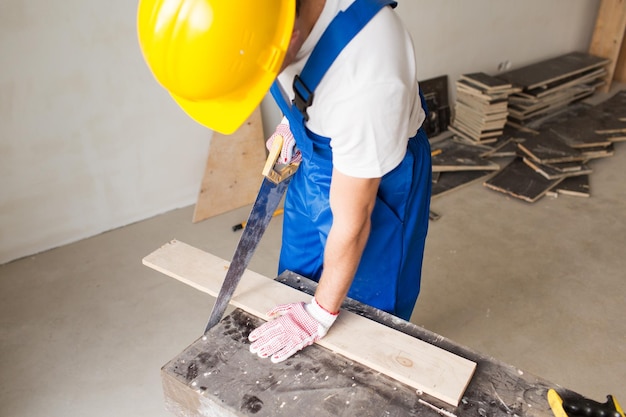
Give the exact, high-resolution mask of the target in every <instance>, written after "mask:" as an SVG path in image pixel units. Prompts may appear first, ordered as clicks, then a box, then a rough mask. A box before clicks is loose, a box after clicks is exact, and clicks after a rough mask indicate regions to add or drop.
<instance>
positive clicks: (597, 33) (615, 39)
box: [589, 0, 626, 93]
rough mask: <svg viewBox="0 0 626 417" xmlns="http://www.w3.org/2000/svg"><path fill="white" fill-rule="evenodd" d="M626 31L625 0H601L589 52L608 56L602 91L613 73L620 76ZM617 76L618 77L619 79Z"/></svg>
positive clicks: (606, 88) (604, 56)
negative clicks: (608, 60)
mask: <svg viewBox="0 0 626 417" xmlns="http://www.w3.org/2000/svg"><path fill="white" fill-rule="evenodd" d="M625 31H626V0H602V1H601V3H600V8H599V9H598V16H597V18H596V25H595V28H594V31H593V37H592V38H591V45H590V46H589V53H590V54H593V55H595V56H599V57H603V58H609V59H610V60H611V61H610V62H609V64H608V65H607V70H608V71H607V75H606V81H607V82H606V84H605V85H604V86H603V87H602V91H603V92H605V93H606V92H608V91H609V87H610V85H611V81H612V80H613V78H614V74H615V75H616V76H617V77H619V78H621V76H622V75H623V74H622V72H623V71H624V69H623V68H622V67H621V65H623V62H624V61H623V59H624V58H623V57H621V56H620V55H621V52H622V50H623V45H622V43H623V41H624V36H625ZM620 58H621V59H620ZM619 78H618V79H619Z"/></svg>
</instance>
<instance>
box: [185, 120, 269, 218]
mask: <svg viewBox="0 0 626 417" xmlns="http://www.w3.org/2000/svg"><path fill="white" fill-rule="evenodd" d="M266 156H267V152H266V150H265V137H264V136H263V122H262V120H261V109H260V108H257V109H256V110H255V111H254V113H252V115H251V116H250V117H249V118H248V120H247V121H246V122H245V123H244V124H243V125H242V126H241V127H240V128H239V129H238V130H237V131H236V132H235V133H233V134H232V135H222V134H221V133H217V132H215V133H214V134H213V137H212V138H211V146H210V147H209V156H208V158H207V163H206V167H205V171H204V176H203V177H202V183H201V185H200V192H199V194H198V201H197V202H196V207H195V210H194V213H193V222H194V223H197V222H200V221H202V220H206V219H208V218H209V217H212V216H216V215H218V214H222V213H225V212H227V211H230V210H234V209H236V208H239V207H243V206H246V205H248V204H252V203H253V202H254V199H255V198H256V195H257V192H258V191H259V185H260V184H261V180H262V176H261V170H262V169H263V165H264V164H265V158H266Z"/></svg>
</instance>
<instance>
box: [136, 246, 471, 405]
mask: <svg viewBox="0 0 626 417" xmlns="http://www.w3.org/2000/svg"><path fill="white" fill-rule="evenodd" d="M143 263H144V265H146V266H149V267H151V268H153V269H155V270H157V271H159V272H162V273H164V274H166V275H168V276H170V277H172V278H175V279H177V280H179V281H181V282H184V283H186V284H188V285H190V286H192V287H194V288H196V289H199V290H200V291H203V292H206V293H208V294H211V295H212V296H214V297H215V296H216V295H217V294H218V292H219V289H220V287H221V285H222V281H223V279H224V276H225V272H226V270H227V269H228V262H227V261H225V260H222V259H220V258H218V257H216V256H213V255H211V254H209V253H206V252H203V251H201V250H199V249H196V248H194V247H192V246H189V245H186V244H185V243H182V242H179V241H172V242H170V243H168V244H166V245H164V246H163V247H161V248H160V249H158V250H156V251H155V252H153V253H152V254H150V255H148V256H146V257H145V258H144V260H143ZM309 299H310V295H307V294H305V293H303V292H300V291H298V290H296V289H294V288H291V287H289V286H287V285H284V284H282V283H280V282H277V281H274V280H271V279H268V278H267V277H264V276H262V275H260V274H257V273H254V272H252V271H250V270H246V272H245V273H244V275H243V277H242V279H241V282H240V283H239V285H238V287H237V290H236V291H235V294H234V295H233V298H232V300H231V304H232V305H234V306H235V307H238V308H241V309H243V310H245V311H247V312H248V313H251V314H254V315H255V316H257V317H261V318H263V319H266V320H267V319H268V317H267V316H266V314H265V313H266V312H267V311H268V310H270V309H271V308H273V307H274V306H276V305H278V304H283V303H290V302H298V301H308V300H309ZM207 314H208V310H207ZM318 344H319V345H321V346H323V347H325V348H327V349H329V350H331V351H333V352H336V353H338V354H340V355H343V356H344V357H347V358H349V359H351V360H353V361H355V362H358V363H360V364H362V365H365V366H367V367H369V368H371V369H373V370H375V371H378V372H381V373H383V374H385V375H388V376H390V377H392V378H394V379H396V380H398V381H400V382H402V383H404V384H406V385H409V386H411V387H413V388H415V389H417V390H421V391H423V392H425V393H427V394H429V395H432V396H433V397H436V398H438V399H440V400H442V401H445V402H446V403H448V404H451V405H455V406H457V405H458V404H459V401H460V400H461V397H462V396H463V393H464V392H465V389H466V388H467V385H468V384H469V382H470V380H471V378H472V375H473V374H474V370H475V368H476V364H475V363H474V362H472V361H470V360H467V359H465V358H462V357H460V356H457V355H455V354H452V353H450V352H448V351H446V350H443V349H441V348H438V347H436V346H434V345H431V344H429V343H426V342H423V341H421V340H419V339H416V338H413V337H411V336H408V335H406V334H404V333H401V332H399V331H397V330H394V329H391V328H389V327H387V326H384V325H382V324H380V323H377V322H374V321H372V320H369V319H366V318H364V317H361V316H359V315H357V314H354V313H351V312H349V311H342V313H341V315H340V316H339V318H338V319H337V322H336V323H335V324H334V326H333V329H332V331H331V332H329V334H328V335H327V336H326V337H325V338H323V339H322V340H320V341H319V342H318Z"/></svg>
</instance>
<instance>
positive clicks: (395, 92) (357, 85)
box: [278, 0, 425, 178]
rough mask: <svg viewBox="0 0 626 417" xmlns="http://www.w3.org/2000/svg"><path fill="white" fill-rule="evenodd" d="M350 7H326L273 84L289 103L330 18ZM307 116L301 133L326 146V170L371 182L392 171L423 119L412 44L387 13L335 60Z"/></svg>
mask: <svg viewBox="0 0 626 417" xmlns="http://www.w3.org/2000/svg"><path fill="white" fill-rule="evenodd" d="M353 1H354V0H326V5H325V6H324V9H323V11H322V13H321V15H320V17H319V19H318V21H317V23H316V24H315V26H314V27H313V30H312V31H311V33H310V35H309V36H308V37H307V39H306V40H305V42H304V44H303V45H302V48H301V49H300V51H299V53H298V55H297V56H296V59H295V61H294V62H293V63H292V64H291V65H290V66H288V67H287V68H286V69H285V70H284V71H283V72H282V73H281V74H280V75H279V77H278V80H279V82H280V84H281V85H282V87H283V89H284V90H285V92H286V93H287V95H288V96H289V98H290V99H293V95H294V93H293V89H292V83H293V78H294V76H295V75H297V74H300V72H301V71H302V68H303V67H304V64H305V63H306V60H307V59H308V57H309V55H310V54H311V52H312V51H313V48H314V47H315V45H316V44H317V42H318V40H319V39H320V37H321V36H322V34H323V32H324V30H325V29H326V27H328V25H329V24H330V22H331V21H332V19H333V18H334V17H335V16H336V15H337V13H339V11H341V10H345V9H346V8H347V7H348V6H350V4H352V2H353ZM307 113H308V114H309V120H308V122H307V124H306V125H307V127H308V128H309V129H310V130H311V131H312V132H314V133H316V134H318V135H321V136H325V137H328V138H330V139H331V142H330V145H331V148H332V154H333V166H334V167H335V168H336V169H337V170H339V171H340V172H341V173H343V174H345V175H349V176H353V177H358V178H377V177H382V176H383V175H385V174H386V173H388V172H389V171H391V170H393V169H394V168H395V167H396V166H398V165H399V164H400V162H401V161H402V159H403V158H404V155H405V153H406V147H407V142H408V139H409V138H411V137H413V136H414V135H415V133H416V132H417V130H418V129H419V127H420V126H421V125H422V122H423V121H424V119H425V114H424V111H423V109H422V107H421V102H420V98H419V93H418V85H417V76H416V68H415V52H414V49H413V42H412V40H411V37H410V35H409V33H408V32H407V31H406V29H405V28H404V25H403V24H402V22H401V20H400V18H399V17H398V16H397V15H396V13H395V12H394V11H393V10H392V9H391V8H389V7H385V8H384V9H383V10H381V11H380V12H379V13H378V14H377V15H376V16H374V18H373V19H372V20H371V21H370V22H369V23H368V24H367V25H366V26H365V28H363V30H361V32H359V33H358V34H357V35H356V36H355V38H354V39H352V41H351V42H350V43H349V44H348V45H347V46H346V47H345V49H344V50H343V51H342V52H341V53H340V54H339V56H338V57H337V59H336V60H335V62H334V63H333V65H332V66H331V67H330V69H329V70H328V72H327V73H326V75H325V76H324V78H322V81H321V82H320V84H319V86H318V87H317V89H316V90H315V97H314V100H313V104H312V105H311V107H309V108H308V110H307Z"/></svg>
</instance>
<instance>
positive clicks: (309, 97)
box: [293, 75, 314, 121]
mask: <svg viewBox="0 0 626 417" xmlns="http://www.w3.org/2000/svg"><path fill="white" fill-rule="evenodd" d="M293 92H294V93H295V97H294V99H293V104H294V105H295V106H296V107H297V108H298V110H300V113H301V114H302V117H304V120H305V121H308V120H309V115H308V114H307V112H306V110H307V108H308V107H309V106H310V105H311V104H313V96H314V93H313V91H311V90H309V88H308V87H307V86H306V84H304V81H302V78H300V76H299V75H296V76H295V77H294V79H293Z"/></svg>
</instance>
